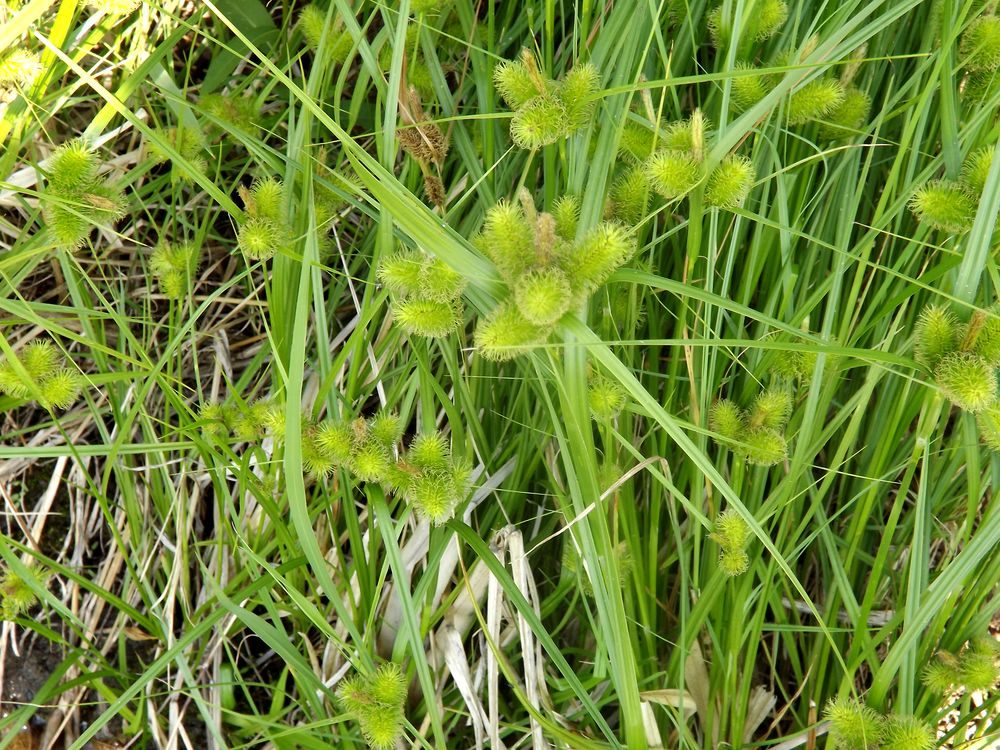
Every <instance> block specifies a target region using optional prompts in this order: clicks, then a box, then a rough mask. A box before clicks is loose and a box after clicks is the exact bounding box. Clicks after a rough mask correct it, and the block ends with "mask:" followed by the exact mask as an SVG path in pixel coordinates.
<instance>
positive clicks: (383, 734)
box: [337, 663, 406, 750]
mask: <svg viewBox="0 0 1000 750" xmlns="http://www.w3.org/2000/svg"><path fill="white" fill-rule="evenodd" d="M337 698H338V699H339V701H340V703H341V705H342V706H343V707H344V708H345V709H346V710H347V711H348V712H349V713H351V714H352V715H353V716H354V718H355V719H357V721H358V725H359V727H360V729H361V733H362V734H363V735H364V737H365V741H367V742H368V745H369V747H371V748H373V750H389V749H390V748H392V747H395V745H396V742H397V741H398V739H399V737H400V736H401V735H402V733H403V703H404V701H405V698H406V682H405V679H404V677H403V673H402V671H401V670H400V669H399V667H398V666H397V665H395V664H392V663H390V664H384V665H382V666H380V667H379V668H378V669H377V670H376V671H375V672H374V674H372V675H370V676H368V677H361V676H356V677H352V678H351V679H348V680H345V681H344V682H343V683H342V684H341V686H340V689H339V690H338V691H337Z"/></svg>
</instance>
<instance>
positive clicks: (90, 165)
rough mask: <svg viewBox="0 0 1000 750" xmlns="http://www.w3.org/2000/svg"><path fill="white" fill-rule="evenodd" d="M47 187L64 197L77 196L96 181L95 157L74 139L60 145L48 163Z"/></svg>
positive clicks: (84, 145) (79, 141) (81, 143)
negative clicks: (54, 189) (52, 188)
mask: <svg viewBox="0 0 1000 750" xmlns="http://www.w3.org/2000/svg"><path fill="white" fill-rule="evenodd" d="M48 171H49V185H51V186H52V187H54V188H56V189H57V190H59V191H60V192H61V193H62V194H64V195H77V194H79V193H82V192H83V191H84V190H87V189H89V188H90V186H91V185H93V183H94V182H95V180H97V155H96V154H95V153H94V152H93V151H91V150H90V149H89V148H87V146H86V144H84V143H83V141H81V140H79V139H76V140H72V141H69V142H68V143H64V144H62V145H61V146H60V147H59V148H57V149H56V150H55V151H54V152H53V154H52V156H51V157H50V158H49V161H48Z"/></svg>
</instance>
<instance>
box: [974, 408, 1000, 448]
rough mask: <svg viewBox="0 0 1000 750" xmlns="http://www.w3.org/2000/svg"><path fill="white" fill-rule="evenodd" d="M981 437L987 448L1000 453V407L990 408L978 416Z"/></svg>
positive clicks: (977, 421) (977, 422)
mask: <svg viewBox="0 0 1000 750" xmlns="http://www.w3.org/2000/svg"><path fill="white" fill-rule="evenodd" d="M976 424H977V425H978V426H979V436H980V437H981V438H982V440H983V442H984V443H985V444H986V447H987V448H989V449H990V450H991V451H996V452H998V453H1000V407H997V406H990V407H987V408H986V409H983V410H982V411H981V412H979V413H978V414H977V415H976Z"/></svg>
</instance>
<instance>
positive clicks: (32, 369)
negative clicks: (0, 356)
mask: <svg viewBox="0 0 1000 750" xmlns="http://www.w3.org/2000/svg"><path fill="white" fill-rule="evenodd" d="M19 359H20V361H21V364H22V365H24V369H25V370H27V371H28V375H29V376H30V377H31V379H32V380H41V379H43V378H47V377H50V376H51V375H53V374H54V373H55V371H56V370H57V369H58V368H59V366H60V364H61V363H62V355H61V354H60V353H59V350H58V349H56V347H55V345H54V344H53V343H52V342H51V341H32V342H31V343H30V344H28V345H27V346H26V347H24V351H23V352H22V353H21V356H20V357H19Z"/></svg>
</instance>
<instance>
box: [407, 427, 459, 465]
mask: <svg viewBox="0 0 1000 750" xmlns="http://www.w3.org/2000/svg"><path fill="white" fill-rule="evenodd" d="M406 461H407V462H408V463H410V464H413V466H415V467H416V468H417V469H419V470H420V471H444V470H445V469H446V468H447V467H448V463H449V462H450V461H451V450H450V449H449V448H448V442H447V441H446V440H445V438H444V435H442V434H441V433H440V432H424V433H421V434H420V435H417V436H416V437H415V438H413V442H411V443H410V448H409V450H408V451H407V452H406Z"/></svg>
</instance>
